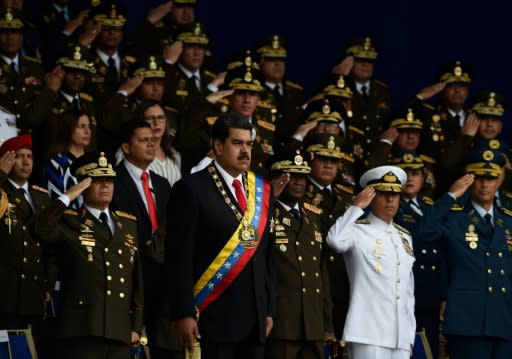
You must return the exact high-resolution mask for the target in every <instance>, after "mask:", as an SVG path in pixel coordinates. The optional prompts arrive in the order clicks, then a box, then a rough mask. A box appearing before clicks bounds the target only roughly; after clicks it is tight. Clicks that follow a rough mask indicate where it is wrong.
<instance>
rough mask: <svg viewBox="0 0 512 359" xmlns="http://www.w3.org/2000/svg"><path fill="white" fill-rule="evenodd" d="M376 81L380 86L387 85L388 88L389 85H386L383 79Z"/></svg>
mask: <svg viewBox="0 0 512 359" xmlns="http://www.w3.org/2000/svg"><path fill="white" fill-rule="evenodd" d="M374 82H375V83H376V84H377V85H380V86H382V87H386V88H387V87H388V85H386V84H385V83H384V82H382V81H379V80H374Z"/></svg>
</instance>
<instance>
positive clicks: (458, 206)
mask: <svg viewBox="0 0 512 359" xmlns="http://www.w3.org/2000/svg"><path fill="white" fill-rule="evenodd" d="M463 209H464V207H463V206H461V205H460V204H457V203H455V204H454V205H452V206H451V207H450V211H456V212H458V211H462V210H463Z"/></svg>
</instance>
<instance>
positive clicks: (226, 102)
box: [217, 97, 229, 105]
mask: <svg viewBox="0 0 512 359" xmlns="http://www.w3.org/2000/svg"><path fill="white" fill-rule="evenodd" d="M217 103H221V104H223V105H229V100H228V99H227V98H225V97H223V98H221V99H220V100H219V101H217Z"/></svg>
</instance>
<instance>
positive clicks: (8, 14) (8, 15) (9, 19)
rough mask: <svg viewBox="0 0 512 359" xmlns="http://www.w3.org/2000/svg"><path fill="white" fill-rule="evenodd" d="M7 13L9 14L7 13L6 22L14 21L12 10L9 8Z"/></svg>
mask: <svg viewBox="0 0 512 359" xmlns="http://www.w3.org/2000/svg"><path fill="white" fill-rule="evenodd" d="M6 11H7V12H6V13H5V20H7V21H12V19H13V16H12V13H11V8H7V10H6Z"/></svg>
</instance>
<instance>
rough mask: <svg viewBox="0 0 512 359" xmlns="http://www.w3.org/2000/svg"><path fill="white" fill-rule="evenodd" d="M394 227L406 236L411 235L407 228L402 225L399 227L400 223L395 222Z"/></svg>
mask: <svg viewBox="0 0 512 359" xmlns="http://www.w3.org/2000/svg"><path fill="white" fill-rule="evenodd" d="M393 226H395V227H396V228H398V229H399V230H401V231H402V232H404V233H405V234H408V235H411V232H409V230H408V229H407V228H405V227H402V226H401V225H399V224H398V223H396V222H393Z"/></svg>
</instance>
